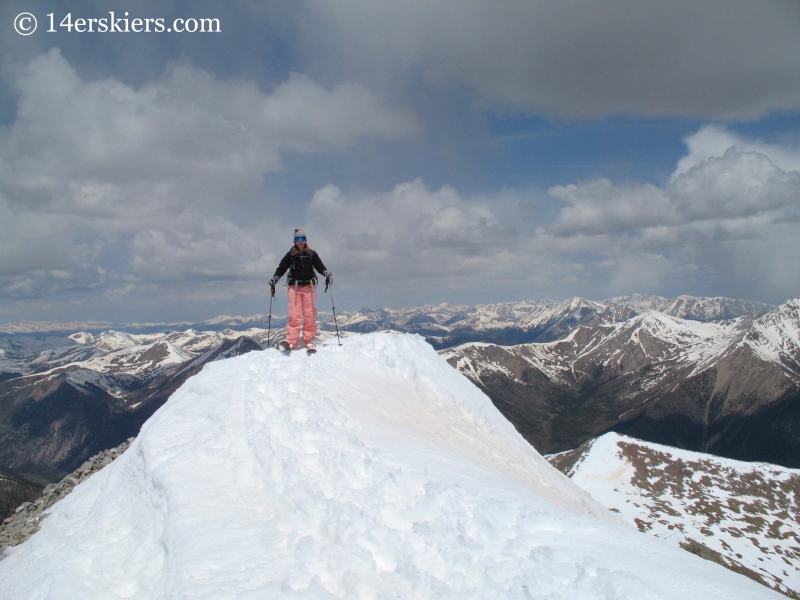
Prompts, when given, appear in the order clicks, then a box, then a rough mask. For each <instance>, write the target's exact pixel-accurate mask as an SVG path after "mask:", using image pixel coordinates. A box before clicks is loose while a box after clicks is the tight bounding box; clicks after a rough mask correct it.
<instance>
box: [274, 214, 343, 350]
mask: <svg viewBox="0 0 800 600" xmlns="http://www.w3.org/2000/svg"><path fill="white" fill-rule="evenodd" d="M315 269H316V271H317V273H320V274H321V275H322V276H323V277H325V279H326V281H327V283H328V284H330V282H331V280H332V278H333V273H331V272H330V271H328V270H327V269H326V268H325V265H324V264H322V259H320V257H319V254H317V253H316V252H314V251H313V250H312V249H311V248H309V247H308V240H307V239H306V233H305V231H303V230H302V229H295V230H294V246H292V248H291V250H289V252H287V253H286V256H284V257H283V259H282V260H281V262H280V264H279V265H278V268H277V269H275V275H273V276H272V279H270V280H269V286H270V291H271V293H272V295H273V296H274V295H275V285H276V284H277V283H278V281H279V280H280V278H281V277H283V274H284V273H286V271H287V270H288V271H289V275H287V282H286V283H287V285H288V287H289V323H288V324H287V325H286V339H285V340H283V341H282V342H281V343H280V344H278V348H279V349H280V350H284V351H288V350H295V349H297V347H298V343H299V342H300V327H301V325H300V323H301V321H302V329H303V340H304V341H305V344H306V346H305V347H306V348H307V349H308V350H309V351H312V352H313V351H314V338H315V337H316V336H317V276H316V274H315V273H314V270H315Z"/></svg>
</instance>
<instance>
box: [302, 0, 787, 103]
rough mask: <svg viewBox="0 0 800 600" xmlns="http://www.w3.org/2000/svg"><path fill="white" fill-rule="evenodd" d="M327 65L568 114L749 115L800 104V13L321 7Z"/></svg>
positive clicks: (681, 6)
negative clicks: (464, 90) (466, 90)
mask: <svg viewBox="0 0 800 600" xmlns="http://www.w3.org/2000/svg"><path fill="white" fill-rule="evenodd" d="M309 5H310V6H311V7H312V9H313V10H314V11H315V12H316V14H317V16H318V18H317V20H316V22H312V23H313V25H307V28H308V31H307V37H308V39H309V40H313V44H314V47H319V45H320V44H321V42H320V40H326V41H327V46H325V47H326V48H327V49H329V53H327V54H326V55H325V57H324V58H323V57H319V60H320V61H321V62H323V65H324V66H325V67H326V68H329V69H335V68H339V69H347V70H348V72H352V71H354V70H355V71H358V72H361V73H364V74H365V75H364V76H366V77H370V78H372V79H373V80H374V79H375V78H378V77H381V75H383V76H385V77H386V78H392V79H397V78H400V79H403V80H406V81H414V80H415V79H422V80H424V81H427V82H429V83H431V84H434V85H436V86H443V87H449V88H458V87H461V86H468V87H469V88H471V89H472V90H475V91H476V92H477V93H478V94H479V96H480V97H481V98H482V99H483V101H484V102H486V103H490V104H491V105H493V106H495V107H498V106H499V107H501V108H508V109H512V110H519V109H522V110H529V111H533V112H535V113H539V114H549V115H560V116H564V117H567V118H575V117H604V116H607V115H613V114H637V115H644V116H656V115H658V116H663V115H670V116H675V115H677V116H687V117H700V118H749V117H754V116H758V115H761V114H763V113H765V112H767V111H771V110H780V109H796V108H798V107H799V106H800V88H798V87H797V86H796V85H795V82H796V81H798V80H799V79H800V36H798V35H797V32H798V30H800V7H798V5H797V4H796V3H792V2H785V1H782V0H767V1H763V2H759V3H757V4H753V3H752V2H746V1H742V0H734V1H730V0H712V1H708V2H702V3H698V2H690V1H688V0H681V1H677V2H668V3H664V2H662V3H657V2H637V1H636V0H612V1H610V2H603V3H586V2H575V1H571V0H567V1H562V2H547V1H531V2H503V3H497V2H491V1H486V0H465V1H463V2H458V3H453V2H448V1H447V0H425V1H422V0H418V1H413V2H395V3H375V2H369V1H366V0H349V1H348V0H336V1H330V0H319V1H316V2H310V3H309Z"/></svg>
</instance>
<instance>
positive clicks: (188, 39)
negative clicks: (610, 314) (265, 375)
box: [0, 0, 800, 322]
mask: <svg viewBox="0 0 800 600" xmlns="http://www.w3.org/2000/svg"><path fill="white" fill-rule="evenodd" d="M109 11H115V17H116V18H120V17H121V16H123V14H124V12H125V11H127V12H129V13H130V14H129V15H128V18H129V19H131V20H132V19H134V18H137V17H138V18H161V19H163V20H164V23H165V24H166V25H165V26H169V25H171V24H172V23H173V22H174V20H175V19H177V18H183V19H190V18H195V19H200V18H215V19H219V23H220V29H221V32H220V33H213V34H209V33H200V32H197V33H175V32H172V33H167V32H161V33H149V34H148V33H144V32H142V33H133V32H130V33H99V32H95V33H88V32H84V33H77V32H74V31H73V32H67V31H65V30H64V28H62V27H60V26H57V27H56V29H57V31H56V32H50V33H48V32H47V29H48V27H49V17H48V16H47V15H48V14H50V13H52V14H53V15H54V21H55V22H56V24H57V25H58V23H60V22H61V21H62V19H63V18H64V17H65V16H66V15H67V14H68V13H69V14H71V15H72V19H73V21H74V20H75V19H78V18H85V19H89V18H106V17H108V16H109ZM22 12H30V13H31V14H33V15H34V16H36V17H37V19H38V29H37V31H36V32H34V33H33V34H31V35H29V36H22V35H19V34H18V33H16V31H15V30H14V22H15V17H16V16H17V15H18V14H19V13H22ZM121 25H122V24H121ZM0 27H1V29H0V56H2V58H0V322H16V321H22V320H73V319H76V320H90V319H94V320H108V321H115V322H124V321H139V322H145V321H147V322H157V321H175V320H199V319H204V318H209V317H212V316H215V315H217V314H223V313H227V314H252V313H257V312H261V313H264V312H266V307H267V303H266V302H267V295H266V289H267V286H266V281H267V279H269V277H270V276H271V274H272V272H273V271H274V269H275V267H276V266H277V263H278V261H279V260H280V258H281V256H282V255H283V254H284V253H285V252H286V251H287V250H288V248H289V246H290V245H291V232H292V229H293V228H294V227H303V228H304V229H306V231H307V232H308V235H309V241H310V243H311V245H312V247H313V248H315V249H316V250H317V251H318V252H319V253H320V255H321V256H322V258H323V260H324V261H325V262H326V264H327V265H328V267H329V268H330V269H331V270H333V271H334V272H335V280H336V286H337V287H336V290H337V303H338V304H339V305H341V307H342V309H358V308H362V307H367V306H369V307H375V306H389V307H400V306H403V305H412V304H423V303H439V302H445V301H446V302H451V303H485V302H496V301H506V300H521V299H538V298H555V299H560V298H566V297H570V296H574V295H579V296H583V297H587V298H592V299H603V298H609V297H612V296H615V295H622V294H628V293H633V292H641V293H653V294H659V295H662V296H667V297H674V296H677V295H679V294H684V293H686V294H693V295H705V296H716V295H725V296H732V297H744V298H749V299H756V300H762V301H767V302H773V303H780V302H782V301H784V300H786V299H787V298H788V297H789V296H792V295H797V294H798V293H800V268H798V266H799V265H798V260H797V258H796V257H797V254H798V253H797V250H796V248H797V245H796V239H797V235H798V233H800V206H799V204H800V172H798V169H800V83H798V82H800V5H798V4H797V3H796V2H793V1H774V0H770V1H762V2H757V3H756V2H736V1H729V0H725V1H721V0H720V1H711V0H709V1H706V2H673V3H661V2H652V3H649V2H645V3H643V2H633V1H627V0H626V1H622V0H620V1H613V2H612V1H609V2H599V3H598V2H594V3H586V2H569V1H567V2H533V1H532V2H526V3H513V2H484V1H477V0H465V1H464V2H460V3H453V2H443V1H442V2H439V1H426V2H403V3H379V2H367V1H365V0H339V1H336V2H324V1H312V0H309V1H297V2H268V3H256V2H230V3H225V4H224V5H222V3H209V2H163V3H136V5H135V6H132V5H130V4H127V5H126V4H125V3H119V2H81V3H69V2H42V1H39V2H36V1H31V2H20V1H17V0H13V1H10V2H6V3H4V4H3V6H2V7H1V8H0ZM279 310H280V306H279Z"/></svg>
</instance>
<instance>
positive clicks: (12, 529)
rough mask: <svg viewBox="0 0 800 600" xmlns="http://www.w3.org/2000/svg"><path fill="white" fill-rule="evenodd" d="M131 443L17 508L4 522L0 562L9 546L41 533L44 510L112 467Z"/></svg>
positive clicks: (0, 532) (103, 455) (87, 464)
mask: <svg viewBox="0 0 800 600" xmlns="http://www.w3.org/2000/svg"><path fill="white" fill-rule="evenodd" d="M132 441H133V438H128V439H127V440H126V441H125V442H123V443H122V444H120V445H119V446H117V447H116V448H112V449H110V450H105V451H103V452H100V453H99V454H96V455H95V456H93V457H91V458H90V459H89V460H87V461H86V462H85V463H83V464H82V465H81V466H80V468H78V469H77V470H76V471H75V472H73V473H70V474H69V475H67V476H66V477H65V478H64V479H62V480H61V481H59V482H58V483H51V484H50V485H48V486H46V487H45V488H44V489H43V490H42V495H41V497H39V498H37V499H36V500H34V501H33V502H23V503H22V504H21V505H20V506H19V507H17V509H16V511H15V514H14V515H13V516H11V517H8V518H7V519H5V520H4V521H3V524H2V525H1V526H0V560H2V559H3V552H4V550H5V549H6V548H7V547H8V546H16V545H17V544H21V543H22V542H24V541H25V540H27V539H28V538H29V537H30V536H32V535H33V534H34V533H36V532H37V531H39V524H40V523H41V522H42V521H43V520H44V519H46V518H47V513H46V512H45V511H46V510H47V509H48V508H50V507H51V506H53V504H55V503H56V502H58V501H59V500H61V499H62V498H64V497H65V496H66V495H67V494H69V493H70V492H72V490H73V489H75V486H76V485H79V484H80V483H82V482H83V481H86V480H87V479H88V478H89V477H91V476H92V475H93V474H95V473H97V472H98V471H99V470H100V469H102V468H103V467H105V466H107V465H109V464H111V462H112V461H113V460H114V459H115V458H117V457H118V456H120V455H121V454H122V453H123V452H125V450H127V449H128V446H130V445H131V442H132Z"/></svg>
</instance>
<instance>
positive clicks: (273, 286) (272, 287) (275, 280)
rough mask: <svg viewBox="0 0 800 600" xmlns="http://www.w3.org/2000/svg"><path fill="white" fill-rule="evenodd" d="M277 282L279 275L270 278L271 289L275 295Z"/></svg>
mask: <svg viewBox="0 0 800 600" xmlns="http://www.w3.org/2000/svg"><path fill="white" fill-rule="evenodd" d="M277 283H278V278H277V277H273V278H272V279H270V280H269V291H270V292H271V293H272V295H273V296H274V295H275V284H277Z"/></svg>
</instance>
